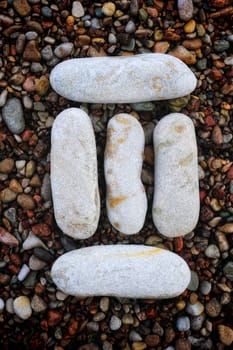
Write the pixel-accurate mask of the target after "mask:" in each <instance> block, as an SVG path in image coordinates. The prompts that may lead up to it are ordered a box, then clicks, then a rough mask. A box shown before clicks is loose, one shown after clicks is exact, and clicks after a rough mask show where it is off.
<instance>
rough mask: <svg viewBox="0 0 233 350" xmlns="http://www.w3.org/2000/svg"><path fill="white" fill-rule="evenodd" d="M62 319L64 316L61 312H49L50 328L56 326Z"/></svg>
mask: <svg viewBox="0 0 233 350" xmlns="http://www.w3.org/2000/svg"><path fill="white" fill-rule="evenodd" d="M61 319H62V314H61V313H60V312H59V311H55V310H49V312H48V326H49V327H53V326H56V325H57V324H58V323H59V322H60V321H61Z"/></svg>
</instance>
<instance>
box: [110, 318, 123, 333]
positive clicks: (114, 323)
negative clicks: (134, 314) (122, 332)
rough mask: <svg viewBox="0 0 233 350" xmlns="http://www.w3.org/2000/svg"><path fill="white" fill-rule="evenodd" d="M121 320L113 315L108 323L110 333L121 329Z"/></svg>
mask: <svg viewBox="0 0 233 350" xmlns="http://www.w3.org/2000/svg"><path fill="white" fill-rule="evenodd" d="M121 323H122V322H121V320H120V318H119V317H117V316H115V315H113V316H112V317H111V319H110V323H109V328H110V329H111V331H117V330H118V329H120V328H121Z"/></svg>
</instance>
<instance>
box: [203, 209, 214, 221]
mask: <svg viewBox="0 0 233 350" xmlns="http://www.w3.org/2000/svg"><path fill="white" fill-rule="evenodd" d="M213 217H214V213H213V211H212V210H211V209H210V208H209V207H207V206H206V205H204V206H202V207H201V210H200V219H201V221H203V222H208V221H210V220H211V219H213Z"/></svg>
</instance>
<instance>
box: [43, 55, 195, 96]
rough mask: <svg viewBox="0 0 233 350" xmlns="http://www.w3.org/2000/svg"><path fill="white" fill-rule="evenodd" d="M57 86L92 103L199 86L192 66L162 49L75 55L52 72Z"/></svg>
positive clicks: (173, 92) (60, 91) (175, 93)
mask: <svg viewBox="0 0 233 350" xmlns="http://www.w3.org/2000/svg"><path fill="white" fill-rule="evenodd" d="M50 82H51V85H52V87H53V89H54V90H55V91H56V92H57V93H58V94H59V95H62V96H64V97H65V98H67V99H69V100H73V101H79V102H89V103H131V102H141V101H155V100H167V99H171V98H177V97H181V96H185V95H188V94H189V93H191V92H192V91H193V90H194V89H195V87H196V83H197V80H196V77H195V75H194V74H193V72H192V71H191V69H190V68H189V67H188V66H187V65H186V64H185V63H183V62H182V61H181V60H179V59H178V58H176V57H172V56H170V55H166V54H161V53H147V54H140V55H135V56H116V57H87V58H75V59H71V60H67V61H64V62H62V63H59V64H58V65H57V66H56V67H55V68H54V69H53V70H52V72H51V75H50Z"/></svg>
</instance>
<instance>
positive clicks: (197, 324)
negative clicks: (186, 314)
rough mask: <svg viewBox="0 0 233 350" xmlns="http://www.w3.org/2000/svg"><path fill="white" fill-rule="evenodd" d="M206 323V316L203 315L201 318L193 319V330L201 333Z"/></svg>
mask: <svg viewBox="0 0 233 350" xmlns="http://www.w3.org/2000/svg"><path fill="white" fill-rule="evenodd" d="M204 321H205V314H204V313H203V314H201V315H199V316H193V317H191V323H190V324H191V329H192V330H194V331H199V330H200V329H201V327H202V325H203V323H204Z"/></svg>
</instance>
